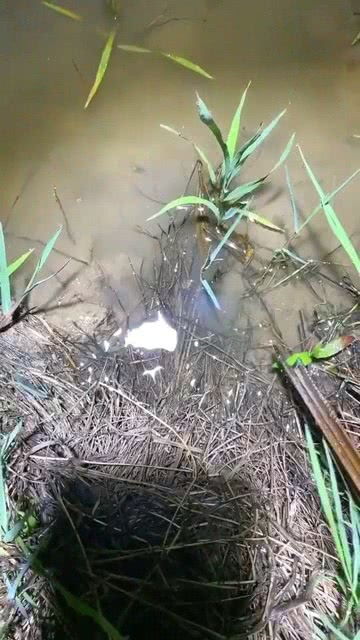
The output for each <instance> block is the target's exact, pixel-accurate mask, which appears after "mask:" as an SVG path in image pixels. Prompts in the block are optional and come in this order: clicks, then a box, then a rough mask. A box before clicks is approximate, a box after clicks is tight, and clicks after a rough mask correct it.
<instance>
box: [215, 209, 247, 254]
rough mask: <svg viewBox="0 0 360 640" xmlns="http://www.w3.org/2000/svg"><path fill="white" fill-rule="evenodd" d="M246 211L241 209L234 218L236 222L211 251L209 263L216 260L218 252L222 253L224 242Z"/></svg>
mask: <svg viewBox="0 0 360 640" xmlns="http://www.w3.org/2000/svg"><path fill="white" fill-rule="evenodd" d="M244 211H245V210H240V212H239V214H238V216H237V217H236V219H235V220H234V222H233V223H232V224H231V225H230V227H229V228H228V230H227V232H226V233H225V234H224V236H223V237H222V238H221V240H220V242H219V244H218V245H217V246H216V247H215V249H214V250H213V251H212V252H211V254H210V257H209V264H211V263H212V262H214V260H215V259H216V257H217V256H218V254H219V253H220V251H221V249H222V248H223V246H224V244H226V243H227V241H228V240H229V238H230V236H231V234H232V233H233V232H234V231H235V229H236V227H237V226H238V224H239V222H240V220H241V218H242V217H243V216H244Z"/></svg>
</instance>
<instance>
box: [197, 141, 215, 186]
mask: <svg viewBox="0 0 360 640" xmlns="http://www.w3.org/2000/svg"><path fill="white" fill-rule="evenodd" d="M194 147H195V149H196V151H197V153H198V155H199V157H200V159H201V160H202V162H203V163H204V164H205V165H206V168H207V170H208V173H209V178H210V181H211V184H212V185H215V184H216V175H215V171H214V168H213V166H212V164H211V162H210V160H208V158H207V157H206V155H205V153H204V152H203V151H202V149H200V147H198V146H197V145H196V144H194Z"/></svg>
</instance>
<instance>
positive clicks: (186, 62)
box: [160, 51, 214, 80]
mask: <svg viewBox="0 0 360 640" xmlns="http://www.w3.org/2000/svg"><path fill="white" fill-rule="evenodd" d="M160 53H161V55H162V56H164V57H165V58H168V59H169V60H172V61H173V62H176V63H177V64H180V65H181V66H182V67H186V69H189V70H190V71H194V72H195V73H198V74H199V75H200V76H204V78H208V79H209V80H213V79H214V77H213V76H211V75H210V73H208V72H207V71H205V69H202V67H200V66H199V65H198V64H195V63H194V62H191V60H188V59H187V58H183V57H182V56H176V55H175V54H174V53H165V52H164V51H161V52H160Z"/></svg>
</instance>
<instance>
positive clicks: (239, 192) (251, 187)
mask: <svg viewBox="0 0 360 640" xmlns="http://www.w3.org/2000/svg"><path fill="white" fill-rule="evenodd" d="M266 178H267V176H264V177H263V178H258V180H254V181H253V182H247V183H246V184H241V185H240V186H239V187H236V188H235V189H233V190H232V191H230V193H228V194H227V195H226V196H225V198H224V202H231V203H234V202H237V201H238V200H241V199H243V198H245V197H246V196H247V195H249V194H250V193H252V192H253V191H255V190H256V189H258V188H259V187H260V185H261V184H263V182H265V180H266Z"/></svg>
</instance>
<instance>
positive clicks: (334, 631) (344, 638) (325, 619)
mask: <svg viewBox="0 0 360 640" xmlns="http://www.w3.org/2000/svg"><path fill="white" fill-rule="evenodd" d="M318 617H319V619H320V620H321V622H322V623H323V625H324V626H325V627H327V629H329V631H331V632H332V634H333V637H334V640H335V638H337V639H338V640H355V638H349V636H346V635H345V634H344V633H343V632H342V631H341V629H339V628H338V627H335V625H334V624H333V623H332V622H331V620H329V618H328V617H327V616H326V615H325V614H324V613H320V614H319V616H318Z"/></svg>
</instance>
